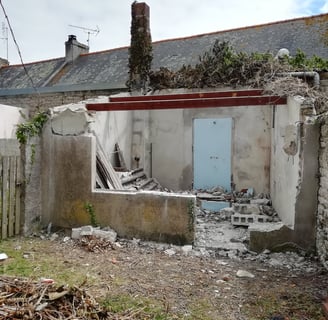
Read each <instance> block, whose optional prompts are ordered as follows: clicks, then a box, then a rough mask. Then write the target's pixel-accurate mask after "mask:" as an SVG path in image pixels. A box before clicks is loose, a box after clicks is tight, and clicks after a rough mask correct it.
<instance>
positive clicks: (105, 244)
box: [76, 236, 115, 253]
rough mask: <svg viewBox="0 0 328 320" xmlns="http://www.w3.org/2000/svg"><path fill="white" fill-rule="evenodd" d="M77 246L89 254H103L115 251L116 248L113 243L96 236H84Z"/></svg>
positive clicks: (77, 241) (77, 242)
mask: <svg viewBox="0 0 328 320" xmlns="http://www.w3.org/2000/svg"><path fill="white" fill-rule="evenodd" d="M76 244H77V245H78V246H80V247H82V248H83V249H85V250H86V251H89V252H98V253H102V252H104V251H107V250H115V246H114V245H113V243H112V242H111V241H109V240H108V239H103V238H97V237H95V236H83V237H82V238H81V239H78V240H76Z"/></svg>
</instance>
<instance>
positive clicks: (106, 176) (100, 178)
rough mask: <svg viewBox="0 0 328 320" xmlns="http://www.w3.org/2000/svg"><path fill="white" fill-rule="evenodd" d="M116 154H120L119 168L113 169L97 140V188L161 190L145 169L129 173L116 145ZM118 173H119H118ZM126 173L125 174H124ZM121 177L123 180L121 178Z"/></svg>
mask: <svg viewBox="0 0 328 320" xmlns="http://www.w3.org/2000/svg"><path fill="white" fill-rule="evenodd" d="M115 152H117V153H118V154H119V160H120V161H119V164H120V166H119V167H115V168H114V167H113V166H112V164H111V163H110V161H109V159H108V158H107V156H106V153H105V152H104V150H103V148H102V146H101V144H100V142H99V140H98V139H97V153H96V167H97V174H96V187H97V188H99V189H109V190H159V191H162V187H161V185H160V184H159V183H158V181H157V180H156V179H155V178H148V177H147V175H146V173H145V172H144V169H143V168H138V169H135V170H132V171H128V170H127V168H126V165H125V161H124V158H123V155H122V152H121V150H120V148H119V146H118V144H117V143H116V144H115ZM117 171H118V172H117ZM123 172H124V173H123ZM120 177H121V178H120Z"/></svg>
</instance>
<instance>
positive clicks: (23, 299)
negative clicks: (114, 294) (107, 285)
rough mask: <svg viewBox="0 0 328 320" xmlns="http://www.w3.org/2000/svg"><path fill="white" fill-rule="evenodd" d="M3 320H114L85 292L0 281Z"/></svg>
mask: <svg viewBox="0 0 328 320" xmlns="http://www.w3.org/2000/svg"><path fill="white" fill-rule="evenodd" d="M0 318H1V319H3V320H9V319H27V320H29V319H42V320H48V319H49V320H52V319H63V320H64V319H110V317H109V313H108V312H107V311H106V310H105V309H104V308H102V307H100V306H99V304H98V303H97V302H96V300H95V299H94V298H93V297H92V296H91V295H89V294H88V293H87V292H86V291H85V290H84V289H81V288H78V287H76V286H74V287H72V288H68V287H66V286H60V287H57V288H56V287H55V285H54V284H47V283H44V282H43V281H41V280H40V281H32V280H29V279H24V278H23V279H22V278H21V279H18V278H13V277H8V276H1V277H0Z"/></svg>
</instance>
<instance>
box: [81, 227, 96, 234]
mask: <svg viewBox="0 0 328 320" xmlns="http://www.w3.org/2000/svg"><path fill="white" fill-rule="evenodd" d="M92 235H93V227H92V226H83V227H81V231H80V236H92Z"/></svg>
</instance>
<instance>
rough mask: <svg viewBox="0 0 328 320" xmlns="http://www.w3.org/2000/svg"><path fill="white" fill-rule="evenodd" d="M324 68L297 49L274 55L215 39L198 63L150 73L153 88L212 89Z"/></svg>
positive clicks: (319, 60) (261, 83) (326, 64)
mask: <svg viewBox="0 0 328 320" xmlns="http://www.w3.org/2000/svg"><path fill="white" fill-rule="evenodd" d="M305 70H306V71H311V70H328V60H325V59H322V58H320V57H317V56H313V57H312V58H307V57H306V55H305V54H304V53H303V52H302V51H301V50H298V51H297V53H296V55H295V56H294V57H288V56H285V57H284V58H282V59H278V58H275V57H274V56H273V55H272V54H271V53H252V54H247V53H245V52H236V51H235V50H234V49H233V48H232V47H231V45H230V44H229V43H228V42H219V41H216V42H215V44H214V45H213V47H212V48H211V49H210V50H209V51H207V52H205V53H204V54H203V55H202V56H200V57H199V62H198V63H197V64H196V65H194V66H192V65H183V66H182V68H180V69H179V70H178V71H175V72H174V71H172V70H169V69H168V68H160V69H159V70H158V71H152V72H150V86H151V87H152V88H153V89H154V90H157V89H168V88H213V87H218V86H222V85H225V86H233V87H238V86H249V87H257V88H258V87H264V86H265V84H266V83H268V81H272V80H273V78H275V76H276V75H277V74H278V73H282V72H291V71H305Z"/></svg>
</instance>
